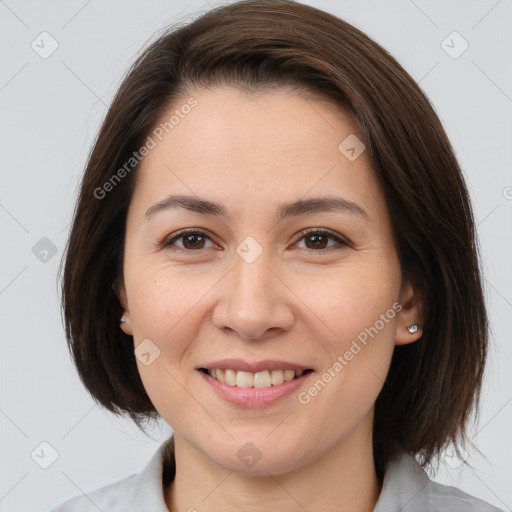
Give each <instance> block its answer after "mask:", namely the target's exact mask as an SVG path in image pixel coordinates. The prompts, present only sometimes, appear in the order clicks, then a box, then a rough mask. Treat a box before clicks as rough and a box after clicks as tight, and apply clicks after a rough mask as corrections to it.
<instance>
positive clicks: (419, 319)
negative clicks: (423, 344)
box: [395, 281, 425, 345]
mask: <svg viewBox="0 0 512 512" xmlns="http://www.w3.org/2000/svg"><path fill="white" fill-rule="evenodd" d="M399 302H400V304H401V306H402V309H401V310H400V312H399V313H398V322H397V330H396V337H395V345H407V344H408V343H413V342H414V341H417V340H418V339H420V338H421V336H422V335H423V327H424V320H425V316H424V310H425V308H424V303H423V297H422V296H421V292H420V289H419V286H413V285H412V284H411V283H410V282H409V281H407V282H405V283H404V284H403V286H402V289H401V291H400V298H399ZM414 324H417V325H418V330H417V331H416V332H413V333H411V332H409V330H408V329H407V328H408V327H409V326H411V325H414Z"/></svg>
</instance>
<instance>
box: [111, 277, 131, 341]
mask: <svg viewBox="0 0 512 512" xmlns="http://www.w3.org/2000/svg"><path fill="white" fill-rule="evenodd" d="M112 289H113V290H114V292H115V294H116V295H117V298H118V299H119V302H120V303H121V306H122V307H123V309H124V312H123V315H124V318H125V319H126V322H121V319H119V326H120V327H121V330H122V331H123V332H124V333H125V334H129V335H130V336H133V330H132V323H131V320H130V311H129V310H128V300H127V297H126V288H125V286H124V280H123V279H116V280H115V282H114V285H113V286H112Z"/></svg>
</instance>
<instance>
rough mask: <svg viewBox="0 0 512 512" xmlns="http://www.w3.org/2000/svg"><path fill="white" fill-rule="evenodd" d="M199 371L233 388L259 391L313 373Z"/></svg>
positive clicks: (303, 371)
mask: <svg viewBox="0 0 512 512" xmlns="http://www.w3.org/2000/svg"><path fill="white" fill-rule="evenodd" d="M198 370H199V371H201V372H203V373H204V374H206V375H209V376H210V377H212V378H213V379H215V380H217V381H219V382H221V383H222V384H226V385H228V386H231V387H238V388H258V389H264V388H270V387H275V386H280V385H281V384H283V383H285V382H291V381H292V380H297V379H298V378H300V377H301V376H302V375H305V374H308V373H311V372H313V370H312V369H311V368H309V369H305V370H292V369H280V368H277V369H272V370H270V369H269V370H262V371H259V372H248V371H243V370H234V369H231V368H198Z"/></svg>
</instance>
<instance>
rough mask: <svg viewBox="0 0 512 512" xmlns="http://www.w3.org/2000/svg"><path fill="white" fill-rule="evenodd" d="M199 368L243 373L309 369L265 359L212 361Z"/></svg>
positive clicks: (286, 362)
mask: <svg viewBox="0 0 512 512" xmlns="http://www.w3.org/2000/svg"><path fill="white" fill-rule="evenodd" d="M200 368H206V369H208V370H211V369H213V368H228V369H231V370H237V371H238V370H240V371H244V372H251V373H257V372H262V371H264V370H295V371H296V372H299V371H301V370H309V369H311V368H310V367H308V366H302V365H300V364H296V363H290V362H288V361H276V360H275V359H272V360H271V359H266V360H264V361H253V362H248V361H243V360H242V359H222V360H218V361H212V362H209V363H205V364H203V365H201V366H199V368H198V369H200Z"/></svg>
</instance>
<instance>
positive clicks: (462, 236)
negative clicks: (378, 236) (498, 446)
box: [59, 0, 488, 481]
mask: <svg viewBox="0 0 512 512" xmlns="http://www.w3.org/2000/svg"><path fill="white" fill-rule="evenodd" d="M222 85H228V86H234V87H237V88H238V89H239V90H241V91H242V92H248V93H250V92H252V93H255V92H258V91H263V92H264V91H265V89H269V88H277V87H280V86H291V87H293V88H294V89H295V90H297V91H303V92H305V93H307V92H312V93H313V94H314V95H316V97H318V98H319V99H320V100H330V101H333V102H335V103H336V104H338V105H341V106H344V107H346V108H348V109H350V111H352V112H353V114H354V116H355V120H356V123H357V124H358V128H359V129H360V130H361V133H362V134H363V135H364V143H365V145H366V148H367V152H368V155H369V157H370V161H371V162H372V167H373V170H374V172H375V175H376V176H377V179H378V181H379V183H380V185H381V187H382V190H383V193H384V197H385V200H386V204H387V207H388V210H389V213H390V216H391V223H392V229H393V235H394V238H395V243H396V246H397V250H398V255H399V260H400V265H401V269H402V275H403V277H404V278H406V279H410V281H411V282H412V283H413V284H415V285H416V286H418V288H419V290H420V292H421V295H422V297H423V301H424V305H425V306H424V313H425V325H424V329H423V336H422V337H421V338H420V339H419V340H418V341H416V342H414V343H411V344H408V345H403V346H396V347H395V348H394V354H393V357H392V361H391V366H390V370H389V374H388V376H387V378H386V381H385V383H384V385H383V389H382V390H381V392H380V394H379V396H378V398H377V400H376V403H375V417H374V426H373V443H374V444H373V447H374V462H375V467H376V470H377V475H378V478H379V479H380V480H381V481H382V478H383V474H384V470H385V467H386V465H387V464H388V462H390V460H391V459H393V458H394V457H396V456H397V455H399V454H400V453H402V452H406V453H409V454H411V455H413V456H416V457H417V459H419V460H418V462H420V464H421V465H422V466H423V467H426V466H427V465H429V464H431V462H432V459H433V457H435V456H439V454H440V453H441V451H442V450H443V449H444V448H445V447H447V446H448V445H449V444H451V443H452V442H453V443H454V445H455V450H456V451H457V453H460V452H459V451H458V448H457V443H458V442H460V441H462V442H464V443H465V442H466V441H467V434H466V429H467V426H468V421H469V419H470V418H471V415H472V412H473V410H475V411H476V416H478V411H477V407H478V404H479V401H480V391H481V385H482V378H483V372H484V363H485V358H486V353H487V345H488V318H487V312H486V309H485V300H484V297H483V290H482V277H481V275H482V274H481V268H480V262H479V254H478V250H479V247H478V240H477V238H476V234H475V224H474V218H473V212H472V209H471V203H470V199H469V195H468V191H467V188H466V185H465V182H464V179H463V176H462V172H461V169H460V167H459V165H458V162H457V160H456V157H455V155H454V151H453V149H452V146H451V144H450V142H449V140H448V138H447V136H446V133H445V131H444V129H443V127H442V124H441V122H440V120H439V118H438V117H437V115H436V113H435V111H434V109H433V107H432V105H431V104H430V102H429V100H428V99H427V98H426V96H425V95H424V93H423V92H422V91H421V89H420V88H419V86H418V85H417V84H416V82H415V81H414V80H413V79H412V78H411V77H410V76H409V74H408V73H407V72H406V71H405V70H404V69H403V68H402V67H401V65H400V64H399V63H398V62H397V61H396V60H395V59H394V58H393V57H391V56H390V55H389V53H388V52H387V51H386V50H384V49H383V48H382V47H381V46H379V45H378V44H377V43H375V42H374V41H373V40H371V39H370V38H369V37H368V36H366V35H365V34H364V33H362V32H361V31H359V30H358V29H356V28H355V27H353V26H352V25H350V24H349V23H347V22H345V21H343V20H341V19H339V18H337V17H335V16H333V15H331V14H328V13H326V12H324V11H322V10H319V9H316V8H313V7H310V6H308V5H304V4H300V3H297V2H295V1H293V0H244V1H239V2H236V3H233V4H230V5H227V6H221V7H217V8H214V9H212V10H210V11H208V12H206V13H203V14H202V15H201V16H200V17H198V18H197V19H195V20H194V21H192V22H189V23H183V24H180V25H179V26H176V27H172V30H171V29H167V30H166V32H165V33H163V35H160V36H159V37H158V39H157V40H155V41H154V42H152V43H151V44H149V45H148V46H147V48H146V49H145V50H144V51H143V52H142V53H141V55H140V56H139V57H138V58H137V59H136V61H135V62H134V64H133V65H132V67H131V68H130V70H129V71H128V73H127V76H126V77H125V79H124V81H123V82H122V84H121V86H120V88H119V90H118V91H117V94H116V96H115V98H114V100H113V102H112V104H111V106H110V108H109V110H108V113H107V114H106V117H105V119H104V122H103V124H102V126H101V129H100V131H99V134H98V136H97V139H96V141H95V143H94V146H93V148H92V150H91V152H90V155H89V157H88V162H87V167H86V169H85V173H84V176H83V179H82V182H81V187H80V191H79V197H78V201H77V204H76V206H75V210H74V215H73V224H72V228H71V232H70V235H69V239H68V241H67V246H66V254H65V268H64V274H63V280H62V312H63V314H64V321H65V332H66V338H67V342H68V346H69V349H70V352H71V353H72V356H73V360H74V363H75V364H76V367H77V369H78V373H79V375H80V378H81V380H82V382H83V384H84V385H85V387H86V388H87V390H88V391H89V392H90V393H91V395H92V396H93V398H94V399H95V400H96V401H97V402H99V403H100V404H101V405H102V406H104V407H105V408H106V409H107V410H109V411H111V412H113V413H115V414H118V415H121V414H123V413H127V414H128V415H129V417H130V418H131V419H132V420H133V421H134V422H135V424H136V425H137V426H138V427H139V428H142V426H141V425H142V420H144V419H146V420H149V419H157V418H158V417H159V415H158V412H157V411H156V410H155V408H154V406H153V404H152V403H151V400H150V399H149V397H148V395H147V394H146V391H145V389H144V387H143V385H142V381H141V379H140V377H139V373H138V370H137V365H136V361H135V355H134V348H133V339H132V337H131V336H128V335H126V334H125V333H123V332H122V330H121V329H120V327H119V319H120V316H121V315H122V313H123V308H122V306H121V303H120V300H119V297H118V295H117V292H116V287H117V285H118V284H119V283H120V282H122V279H123V254H124V239H125V225H126V216H127V211H128V207H129V204H130V200H131V197H132V193H133V191H134V187H135V179H136V174H137V168H138V166H137V165H134V166H133V169H132V170H131V172H126V173H123V179H122V180H119V181H121V182H120V183H113V182H112V178H113V177H114V175H115V174H116V172H118V176H120V173H119V171H120V169H121V168H122V167H123V165H125V167H124V169H125V170H126V162H128V161H130V159H131V158H132V157H133V154H134V152H135V151H137V150H138V149H139V148H141V146H143V144H144V142H145V141H146V140H147V138H148V136H149V135H150V133H151V131H152V130H154V128H155V126H158V123H160V122H161V119H162V116H163V115H164V114H165V113H166V112H168V109H169V107H170V106H171V105H172V104H173V101H174V100H175V99H177V98H178V97H181V98H182V97H183V95H184V94H185V95H186V94H188V93H190V92H191V91H193V89H194V88H196V87H213V86H222ZM340 142H341V141H340ZM109 180H110V181H109ZM107 182H108V183H110V186H109V187H108V183H107ZM106 190H108V191H109V195H108V197H107V198H105V197H104V196H105V195H106V193H105V191H106ZM63 260H64V256H63ZM63 260H62V261H61V266H62V263H63ZM61 270H62V268H60V269H59V273H60V271H61Z"/></svg>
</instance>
